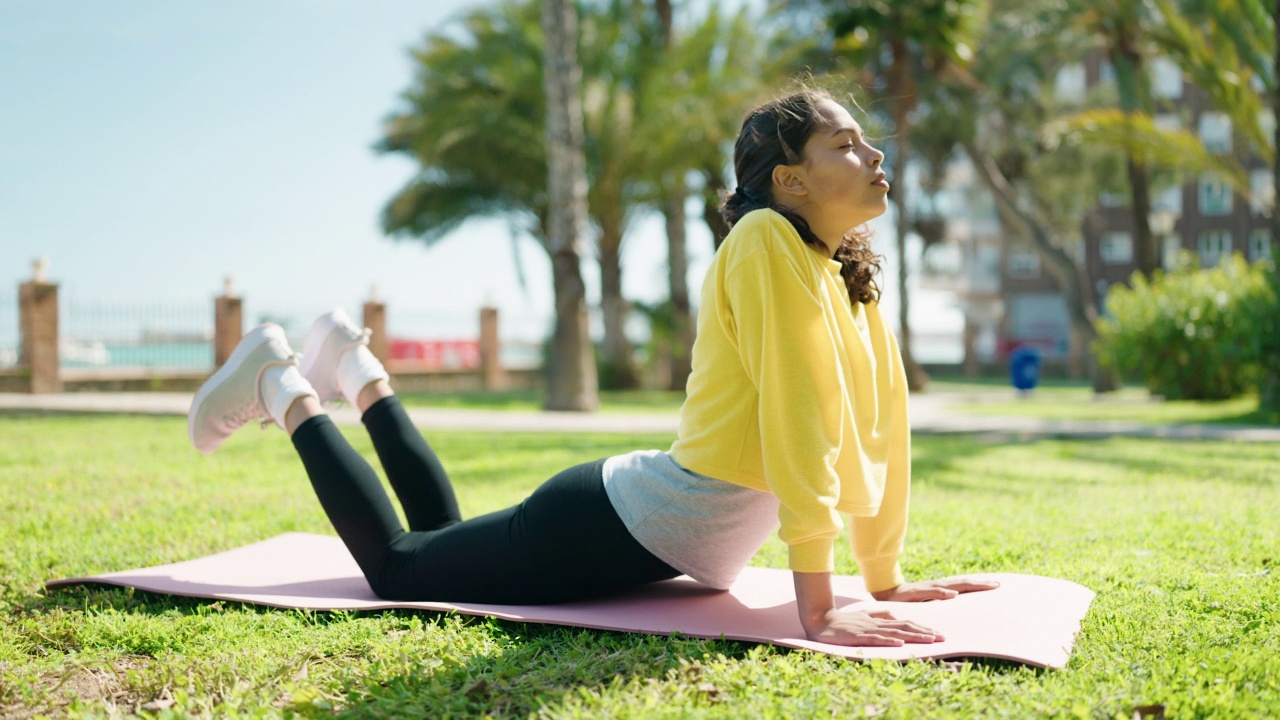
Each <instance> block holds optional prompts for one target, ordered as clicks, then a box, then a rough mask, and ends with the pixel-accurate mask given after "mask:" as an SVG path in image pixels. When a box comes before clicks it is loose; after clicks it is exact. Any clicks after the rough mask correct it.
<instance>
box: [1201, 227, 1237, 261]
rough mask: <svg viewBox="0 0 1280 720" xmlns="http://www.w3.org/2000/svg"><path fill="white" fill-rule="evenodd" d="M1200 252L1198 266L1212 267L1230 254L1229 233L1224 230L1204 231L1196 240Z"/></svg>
mask: <svg viewBox="0 0 1280 720" xmlns="http://www.w3.org/2000/svg"><path fill="white" fill-rule="evenodd" d="M1196 249H1197V250H1198V251H1199V252H1200V266H1201V267H1213V266H1214V265H1217V264H1218V261H1219V260H1221V259H1222V258H1224V257H1226V256H1228V255H1230V254H1231V233H1230V232H1228V231H1226V230H1205V231H1204V232H1202V233H1200V237H1199V238H1198V239H1197V240H1196Z"/></svg>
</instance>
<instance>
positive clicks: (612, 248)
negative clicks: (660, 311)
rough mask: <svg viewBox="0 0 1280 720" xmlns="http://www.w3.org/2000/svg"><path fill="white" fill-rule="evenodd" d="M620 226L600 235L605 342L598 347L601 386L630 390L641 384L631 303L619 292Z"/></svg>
mask: <svg viewBox="0 0 1280 720" xmlns="http://www.w3.org/2000/svg"><path fill="white" fill-rule="evenodd" d="M621 245H622V230H621V228H619V227H616V226H614V227H607V228H605V229H604V232H603V233H602V235H601V237H600V306H601V309H602V310H603V311H604V343H603V345H602V346H601V348H600V386H601V387H604V388H609V389H611V390H630V389H633V388H636V387H639V386H640V375H639V373H638V372H637V371H636V363H635V358H634V353H633V352H632V347H631V341H630V340H629V339H627V317H628V315H629V314H630V312H631V305H630V303H628V302H627V300H626V298H624V297H623V296H622V261H621V258H620V255H621Z"/></svg>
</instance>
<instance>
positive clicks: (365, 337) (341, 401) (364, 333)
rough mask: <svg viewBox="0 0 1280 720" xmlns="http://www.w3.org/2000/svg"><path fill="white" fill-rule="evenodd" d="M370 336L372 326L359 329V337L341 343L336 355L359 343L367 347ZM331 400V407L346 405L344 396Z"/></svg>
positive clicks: (371, 335)
mask: <svg viewBox="0 0 1280 720" xmlns="http://www.w3.org/2000/svg"><path fill="white" fill-rule="evenodd" d="M371 337H373V329H372V328H365V329H363V330H361V331H360V337H358V338H356V339H355V340H352V341H351V342H348V343H347V344H345V345H343V346H342V347H341V348H340V349H339V350H338V357H342V354H343V353H345V352H346V351H348V350H351V349H352V348H357V347H360V346H361V345H363V346H365V347H368V346H369V338H371ZM332 402H333V405H332V407H346V406H347V399H346V398H344V397H338V399H337V400H334V401H332Z"/></svg>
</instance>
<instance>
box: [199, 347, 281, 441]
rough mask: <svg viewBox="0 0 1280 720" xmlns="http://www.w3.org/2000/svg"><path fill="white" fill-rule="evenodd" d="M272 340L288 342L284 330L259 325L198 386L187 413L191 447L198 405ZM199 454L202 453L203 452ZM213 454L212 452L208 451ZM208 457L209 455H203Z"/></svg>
mask: <svg viewBox="0 0 1280 720" xmlns="http://www.w3.org/2000/svg"><path fill="white" fill-rule="evenodd" d="M273 339H279V340H280V341H282V342H288V341H287V340H286V338H285V336H284V330H283V329H282V328H281V327H280V326H279V325H259V326H258V327H256V328H254V329H252V330H250V331H249V332H248V333H246V334H245V336H244V337H243V338H241V339H240V342H239V343H237V344H236V349H235V350H233V351H232V353H231V357H229V358H227V361H226V362H225V363H223V364H222V367H220V368H218V370H217V372H215V373H214V374H213V375H211V376H209V379H208V380H205V381H204V384H203V385H201V386H200V390H199V391H197V392H196V396H195V398H194V399H192V401H191V409H190V410H188V411H187V438H188V439H189V440H191V445H192V446H195V444H196V410H197V409H198V408H199V407H200V405H201V404H202V403H203V402H204V401H205V400H206V399H208V397H209V395H210V394H212V393H213V391H214V390H216V389H217V388H218V386H219V385H221V384H222V383H223V382H226V380H227V378H229V377H231V376H232V375H234V374H235V372H236V370H237V369H239V367H240V365H241V363H243V362H244V361H245V360H246V359H247V358H248V357H249V355H250V354H251V353H253V351H254V350H257V349H258V348H259V347H261V346H262V345H263V344H264V343H267V342H270V341H271V340H273ZM197 449H199V448H197ZM201 452H204V451H203V450H202V451H201ZM209 452H210V453H211V452H213V451H212V450H210V451H209ZM205 454H206V455H208V454H209V453H205Z"/></svg>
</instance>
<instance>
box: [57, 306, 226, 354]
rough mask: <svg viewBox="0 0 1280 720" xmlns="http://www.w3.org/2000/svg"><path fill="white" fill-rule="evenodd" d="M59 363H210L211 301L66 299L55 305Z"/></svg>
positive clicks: (211, 333) (211, 339) (211, 334)
mask: <svg viewBox="0 0 1280 720" xmlns="http://www.w3.org/2000/svg"><path fill="white" fill-rule="evenodd" d="M58 316H59V317H58V324H59V333H58V334H59V338H58V357H59V364H60V365H61V367H63V368H64V369H106V368H110V369H112V370H117V369H140V368H145V369H168V370H203V369H208V368H212V367H213V303H211V302H209V301H207V300H206V301H189V302H151V303H127V302H100V301H84V300H78V299H66V300H62V301H60V304H59V309H58Z"/></svg>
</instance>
